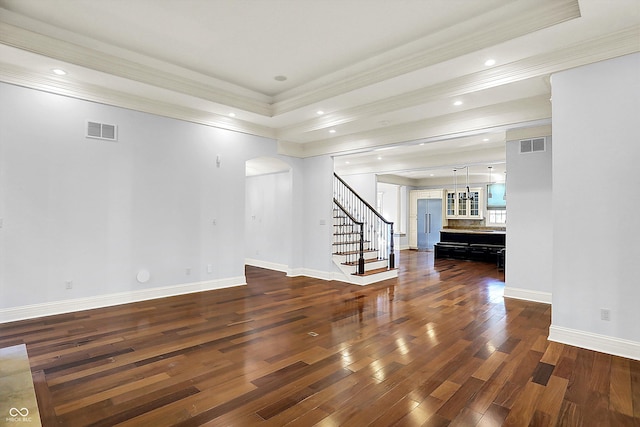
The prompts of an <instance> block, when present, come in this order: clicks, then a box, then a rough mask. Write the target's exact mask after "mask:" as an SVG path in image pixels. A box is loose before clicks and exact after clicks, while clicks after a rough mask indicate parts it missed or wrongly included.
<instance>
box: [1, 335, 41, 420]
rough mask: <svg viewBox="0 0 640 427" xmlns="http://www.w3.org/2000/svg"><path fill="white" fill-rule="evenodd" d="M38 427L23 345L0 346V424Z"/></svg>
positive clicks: (33, 394)
mask: <svg viewBox="0 0 640 427" xmlns="http://www.w3.org/2000/svg"><path fill="white" fill-rule="evenodd" d="M16 425H22V426H29V427H32V426H41V425H42V424H41V423H40V414H39V413H38V403H37V401H36V393H35V391H34V389H33V378H32V377H31V367H30V366H29V357H28V356H27V347H26V346H25V345H24V344H20V345H14V346H12V347H5V348H0V426H16Z"/></svg>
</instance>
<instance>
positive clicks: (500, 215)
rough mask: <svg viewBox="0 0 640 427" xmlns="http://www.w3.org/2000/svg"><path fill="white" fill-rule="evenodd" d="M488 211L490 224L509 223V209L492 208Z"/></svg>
mask: <svg viewBox="0 0 640 427" xmlns="http://www.w3.org/2000/svg"><path fill="white" fill-rule="evenodd" d="M487 212H488V218H487V222H488V223H489V224H501V225H504V224H506V223H507V210H506V209H491V210H489V211H487Z"/></svg>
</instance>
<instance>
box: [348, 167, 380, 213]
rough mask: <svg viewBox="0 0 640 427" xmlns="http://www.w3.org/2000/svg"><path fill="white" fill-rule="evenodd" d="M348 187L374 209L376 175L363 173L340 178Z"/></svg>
mask: <svg viewBox="0 0 640 427" xmlns="http://www.w3.org/2000/svg"><path fill="white" fill-rule="evenodd" d="M340 178H342V179H343V180H344V181H345V182H346V183H347V184H349V187H351V188H353V190H354V191H355V192H356V193H358V195H359V196H360V197H362V198H363V199H364V200H366V201H367V203H369V204H370V205H371V206H373V207H374V208H375V207H376V199H377V193H376V189H377V185H376V184H377V182H376V175H375V174H373V173H363V174H356V175H345V176H340Z"/></svg>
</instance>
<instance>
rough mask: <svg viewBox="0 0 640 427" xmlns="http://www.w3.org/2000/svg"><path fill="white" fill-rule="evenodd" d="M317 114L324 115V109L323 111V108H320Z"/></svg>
mask: <svg viewBox="0 0 640 427" xmlns="http://www.w3.org/2000/svg"><path fill="white" fill-rule="evenodd" d="M316 114H317V115H319V116H321V115H323V114H324V111H322V110H318V111H316Z"/></svg>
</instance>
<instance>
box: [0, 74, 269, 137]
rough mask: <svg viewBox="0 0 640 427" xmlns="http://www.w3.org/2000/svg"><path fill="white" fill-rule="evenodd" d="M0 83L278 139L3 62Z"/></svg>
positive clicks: (255, 128)
mask: <svg viewBox="0 0 640 427" xmlns="http://www.w3.org/2000/svg"><path fill="white" fill-rule="evenodd" d="M0 80H1V81H3V82H6V83H10V84H14V85H18V86H23V87H27V88H31V89H37V90H41V91H45V92H50V93H55V94H58V95H63V96H69V97H72V98H78V99H82V100H86V101H93V102H99V103H102V104H107V105H113V106H116V107H122V108H128V109H131V110H136V111H141V112H145V113H151V114H156V115H159V116H164V117H169V118H173V119H179V120H184V121H188V122H193V123H199V124H203V125H207V126H213V127H217V128H221V129H227V130H231V131H235V132H241V133H247V134H251V135H257V136H263V137H267V138H273V139H275V130H274V129H272V128H269V127H265V126H260V125H256V124H254V123H251V122H247V121H243V120H238V119H235V118H231V117H228V116H224V115H220V114H215V113H211V112H208V111H203V110H197V109H194V108H189V107H185V106H182V105H177V104H175V103H167V102H162V101H159V100H155V99H150V98H144V97H141V96H137V95H132V94H130V93H125V92H120V91H116V90H113V89H108V88H105V87H102V86H98V85H93V84H90V83H85V82H81V81H76V80H74V79H72V78H69V77H68V76H65V78H64V79H60V78H55V77H48V76H43V75H42V74H38V73H33V72H31V71H29V70H27V69H25V68H22V67H17V66H15V65H11V64H6V63H3V62H0Z"/></svg>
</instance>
